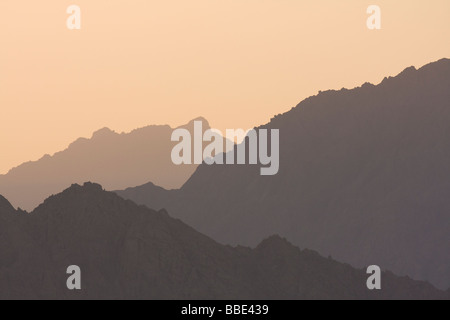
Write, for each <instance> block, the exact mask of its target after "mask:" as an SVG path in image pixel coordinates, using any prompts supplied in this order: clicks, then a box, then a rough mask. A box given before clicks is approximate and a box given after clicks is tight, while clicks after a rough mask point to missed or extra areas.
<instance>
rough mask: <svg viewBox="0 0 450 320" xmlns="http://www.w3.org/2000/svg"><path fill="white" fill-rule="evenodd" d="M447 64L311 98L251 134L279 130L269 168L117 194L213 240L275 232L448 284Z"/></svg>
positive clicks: (228, 169) (200, 173)
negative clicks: (274, 165)
mask: <svg viewBox="0 0 450 320" xmlns="http://www.w3.org/2000/svg"><path fill="white" fill-rule="evenodd" d="M449 124H450V60H448V59H443V60H440V61H438V62H435V63H431V64H429V65H426V66H424V67H423V68H421V69H420V70H416V69H415V68H414V67H411V68H408V69H406V70H405V71H403V72H402V73H400V74H399V75H398V76H396V77H393V78H392V77H389V78H385V79H384V80H383V81H382V83H380V84H379V85H376V86H375V85H372V84H368V83H366V84H364V85H363V86H362V87H359V88H355V89H353V90H347V89H342V90H340V91H327V92H320V93H319V94H318V95H317V96H314V97H311V98H308V99H306V100H304V101H303V102H301V103H300V104H299V105H298V106H297V107H295V108H293V109H292V110H291V111H289V112H287V113H286V114H283V115H278V116H276V117H275V118H274V119H272V120H271V122H270V123H269V124H267V125H265V126H263V127H261V128H268V129H279V130H280V171H279V173H278V175H275V176H260V174H259V166H245V165H235V166H225V165H213V166H207V165H201V166H200V167H199V168H198V169H197V171H196V172H195V174H194V175H193V176H192V177H191V178H190V180H189V181H188V182H187V183H186V184H185V185H184V186H183V187H182V188H181V189H180V190H172V191H165V190H163V189H161V188H158V187H155V185H153V184H147V185H143V186H141V187H137V188H131V189H127V190H125V191H122V192H118V193H119V194H120V195H121V196H123V197H125V198H128V199H131V200H133V201H135V202H137V203H139V204H146V205H148V206H151V207H153V208H156V209H159V208H166V209H167V210H169V211H170V212H171V214H173V215H174V216H175V217H177V218H180V219H182V220H183V221H185V222H186V223H188V224H190V225H192V226H193V227H194V228H196V229H197V230H199V231H200V232H202V233H205V234H206V235H208V236H210V237H212V238H213V239H215V240H216V241H219V242H221V243H225V244H242V245H248V246H255V245H257V243H259V242H260V241H261V240H262V239H264V238H265V237H267V236H269V235H271V234H273V233H278V234H280V235H282V236H283V237H286V238H287V239H289V241H292V242H293V243H294V244H295V245H298V246H301V247H307V248H311V249H314V250H317V251H319V252H320V253H321V254H322V255H325V256H328V255H332V256H333V257H334V258H336V259H337V260H339V261H344V262H348V263H350V264H352V265H353V266H356V267H362V266H364V265H368V264H377V265H380V266H382V267H384V268H387V269H390V270H392V271H394V272H395V273H397V274H400V275H409V276H411V277H413V278H415V279H419V280H427V281H430V282H431V283H433V284H434V285H436V286H438V287H439V288H442V289H447V288H449V287H450V197H449V196H448V190H450V165H449V161H450V143H449V141H450V125H449Z"/></svg>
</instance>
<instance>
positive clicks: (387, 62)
mask: <svg viewBox="0 0 450 320" xmlns="http://www.w3.org/2000/svg"><path fill="white" fill-rule="evenodd" d="M73 4H75V5H78V6H79V7H80V9H81V30H69V29H68V28H67V26H66V20H67V18H68V17H69V14H67V13H66V10H67V7H69V6H70V5H73ZM373 4H375V5H378V6H379V7H380V8H381V30H369V29H368V28H367V26H366V20H367V18H368V17H369V15H368V14H367V12H366V10H367V8H368V7H369V5H373ZM449 39H450V1H449V0H431V1H423V0H395V1H394V0H389V1H388V0H372V1H365V0H341V1H336V0H321V1H313V0H308V1H303V0H220V1H219V0H190V1H186V0H158V1H156V0H127V1H125V0H71V1H66V0H42V1H36V0H26V1H25V0H0V150H1V157H0V173H6V172H7V171H8V170H9V169H10V168H12V167H14V166H17V165H19V164H21V163H23V162H26V161H29V160H37V159H39V158H41V157H42V156H43V155H44V154H53V153H55V152H57V151H60V150H63V149H65V148H66V147H67V146H68V145H69V144H70V143H71V142H72V141H74V140H76V139H77V138H79V137H91V135H92V133H93V132H94V131H96V130H98V129H100V128H103V127H109V128H111V129H112V130H115V131H117V132H128V131H131V130H133V129H136V128H139V127H143V126H146V125H151V124H169V125H171V126H178V125H182V124H184V123H187V122H188V121H190V120H191V119H194V118H196V117H198V116H203V117H205V118H207V119H208V120H209V122H210V124H211V126H212V127H214V128H217V129H220V130H222V131H225V129H226V128H229V129H232V128H242V129H248V128H252V127H254V126H257V125H261V124H265V123H267V122H268V121H269V120H270V118H271V117H272V116H273V115H275V114H279V113H283V112H286V111H288V110H290V109H291V108H292V107H294V106H295V105H296V104H297V103H299V102H300V101H301V100H303V99H305V98H307V97H308V96H311V95H315V94H317V92H318V91H319V90H327V89H341V88H342V87H346V88H353V87H356V86H360V85H361V84H363V83H364V82H371V83H375V84H377V83H379V82H381V80H382V79H383V78H384V77H385V76H394V75H396V74H398V73H399V72H401V71H402V70H403V69H405V68H406V67H408V66H411V65H414V66H416V67H421V66H422V65H424V64H427V63H429V62H432V61H436V60H439V59H441V58H444V57H446V58H450V41H449Z"/></svg>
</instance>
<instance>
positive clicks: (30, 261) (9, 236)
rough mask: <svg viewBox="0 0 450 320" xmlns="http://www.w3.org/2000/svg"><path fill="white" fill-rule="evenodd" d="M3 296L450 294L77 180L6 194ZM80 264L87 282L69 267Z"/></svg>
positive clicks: (1, 211) (0, 209) (0, 229)
mask: <svg viewBox="0 0 450 320" xmlns="http://www.w3.org/2000/svg"><path fill="white" fill-rule="evenodd" d="M0 255H1V259H0V299H448V298H449V296H448V292H442V291H438V290H436V289H434V288H433V287H432V286H431V285H429V284H427V283H422V282H417V281H412V280H410V279H407V278H399V277H396V276H394V275H393V274H391V273H384V274H383V275H382V279H383V280H382V281H383V282H382V283H383V284H382V285H383V290H380V291H369V290H367V288H366V280H367V275H366V274H365V272H364V271H362V270H356V269H353V268H352V267H350V266H348V265H344V264H341V263H338V262H335V261H333V260H332V259H325V258H322V257H320V256H319V255H318V254H317V253H315V252H312V251H308V250H304V251H300V250H299V249H297V248H296V247H294V246H292V245H291V244H289V243H288V242H287V241H286V240H284V239H281V238H280V237H277V236H274V237H270V238H268V239H266V240H265V241H263V242H262V243H261V244H260V245H259V246H258V247H257V248H256V249H253V250H252V249H249V248H245V247H237V248H232V247H229V246H223V245H220V244H218V243H216V242H214V241H213V240H211V239H209V238H207V237H205V236H203V235H201V234H200V233H198V232H197V231H195V230H193V229H192V228H190V227H188V226H187V225H185V224H184V223H182V222H181V221H179V220H175V219H173V218H171V217H170V216H169V215H168V214H167V212H166V211H164V210H163V211H159V212H156V211H154V210H151V209H148V208H146V207H144V206H138V205H136V204H134V203H133V202H131V201H127V200H124V199H122V198H120V197H119V196H117V195H116V194H114V193H111V192H105V191H103V190H102V187H101V186H100V185H97V184H91V183H86V184H84V186H79V185H73V186H72V187H70V188H69V189H67V190H65V191H64V192H62V193H61V194H58V195H56V196H52V197H50V198H49V199H47V200H46V201H45V202H44V203H43V204H42V205H40V206H39V207H38V208H37V209H36V210H34V211H33V212H32V213H30V214H25V213H23V212H20V211H16V210H15V209H14V208H13V207H12V206H11V205H10V204H9V202H8V201H7V200H6V199H4V198H2V197H0ZM70 265H77V266H79V267H80V268H81V283H82V284H81V286H82V290H81V291H69V290H67V288H66V280H67V277H68V276H67V274H66V269H67V267H68V266H70Z"/></svg>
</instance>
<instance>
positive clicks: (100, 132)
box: [92, 127, 117, 139]
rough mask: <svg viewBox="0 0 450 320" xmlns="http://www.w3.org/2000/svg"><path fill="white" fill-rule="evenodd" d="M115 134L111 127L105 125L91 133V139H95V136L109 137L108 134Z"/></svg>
mask: <svg viewBox="0 0 450 320" xmlns="http://www.w3.org/2000/svg"><path fill="white" fill-rule="evenodd" d="M116 134H117V133H116V132H114V131H113V130H111V129H109V128H107V127H105V128H102V129H100V130H97V131H95V132H94V133H93V134H92V139H95V138H102V137H110V136H114V135H116Z"/></svg>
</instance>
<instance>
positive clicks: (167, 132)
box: [0, 118, 209, 211]
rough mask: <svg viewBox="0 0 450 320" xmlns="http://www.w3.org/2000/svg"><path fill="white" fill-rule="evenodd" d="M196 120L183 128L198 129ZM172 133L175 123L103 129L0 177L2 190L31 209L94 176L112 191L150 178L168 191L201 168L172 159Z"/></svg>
mask: <svg viewBox="0 0 450 320" xmlns="http://www.w3.org/2000/svg"><path fill="white" fill-rule="evenodd" d="M196 120H199V121H202V122H203V128H204V129H207V128H209V124H208V123H207V121H206V120H204V119H202V118H199V119H196ZM193 122H194V120H193V121H191V122H190V123H189V124H187V125H185V126H183V127H181V128H186V129H188V130H190V131H191V132H193ZM172 131H173V129H172V128H170V127H169V126H148V127H145V128H141V129H137V130H134V131H132V132H130V133H127V134H125V133H122V134H118V133H115V132H113V131H111V130H109V129H107V128H104V129H101V130H99V131H97V132H95V133H94V134H93V136H92V138H91V139H84V138H81V139H78V140H77V141H75V142H74V143H72V144H71V145H70V146H69V147H68V148H67V149H66V150H64V151H62V152H59V153H56V154H55V155H53V156H48V155H47V156H45V157H43V158H42V159H40V160H39V161H35V162H29V163H25V164H22V165H20V166H19V167H17V168H14V169H12V170H10V171H9V173H8V174H6V175H0V194H2V195H4V196H5V197H7V198H8V199H9V200H10V201H11V202H12V203H13V205H14V206H15V207H21V208H23V209H26V210H29V211H30V210H32V209H34V208H35V207H36V206H37V205H38V204H40V203H41V202H42V201H44V199H45V198H47V197H48V196H50V195H52V194H55V193H57V192H59V191H60V190H62V189H63V188H65V187H66V186H67V185H70V184H72V183H82V182H84V181H89V180H93V181H98V182H100V183H102V184H103V185H104V186H105V187H106V188H108V189H120V188H125V187H127V186H130V185H138V184H142V183H145V182H147V181H149V180H150V181H154V182H155V183H157V184H158V185H161V186H164V187H165V188H168V189H171V188H179V187H180V186H181V185H182V184H183V183H184V182H186V180H187V179H188V178H189V177H190V176H191V175H192V173H193V172H194V171H195V168H196V167H197V166H196V165H189V166H175V165H174V164H173V163H172V161H171V157H170V155H171V151H172V148H173V146H174V145H175V143H172V142H171V139H170V137H171V134H172Z"/></svg>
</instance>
